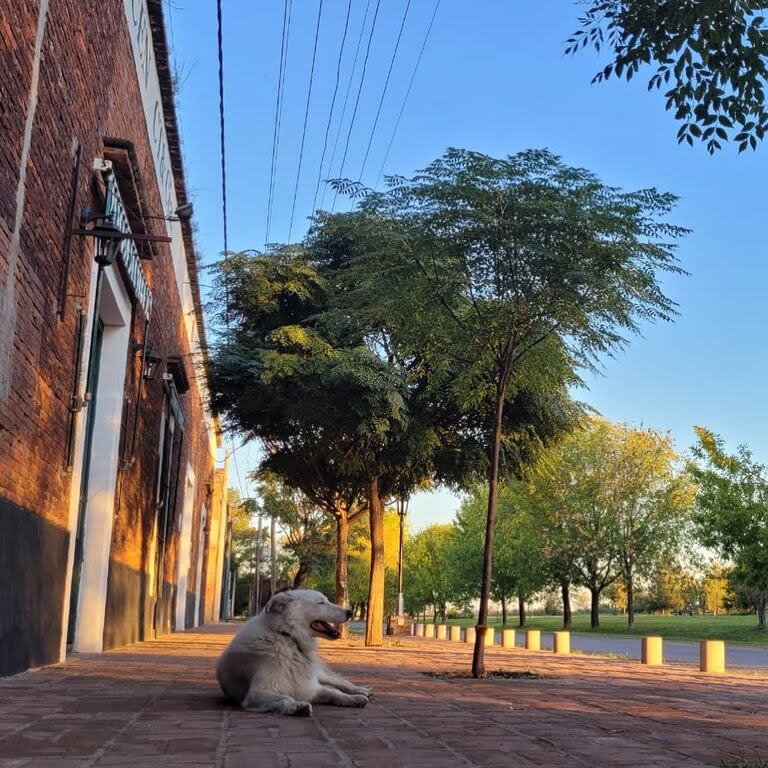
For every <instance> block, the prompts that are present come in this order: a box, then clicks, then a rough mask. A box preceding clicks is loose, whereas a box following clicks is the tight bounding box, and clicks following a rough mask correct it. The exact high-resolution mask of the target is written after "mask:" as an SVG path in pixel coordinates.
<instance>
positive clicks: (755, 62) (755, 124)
mask: <svg viewBox="0 0 768 768" xmlns="http://www.w3.org/2000/svg"><path fill="white" fill-rule="evenodd" d="M584 1H585V3H586V5H587V6H588V8H587V11H586V13H585V14H584V15H583V16H582V18H581V29H579V30H578V31H577V32H576V33H575V34H574V35H573V37H571V38H570V39H569V40H568V44H567V45H568V47H567V51H568V52H569V53H574V52H576V51H577V50H580V49H582V48H585V47H589V46H591V47H594V48H596V49H597V50H598V51H601V50H605V49H607V50H608V51H609V52H610V56H611V58H612V59H613V60H612V61H611V62H610V63H609V64H607V65H606V67H605V68H604V69H603V70H601V71H600V72H598V73H597V75H595V78H594V80H593V82H601V81H604V80H607V79H609V78H610V77H611V76H615V77H618V78H621V77H626V79H627V80H631V79H632V77H633V75H635V74H637V73H638V72H639V70H640V68H641V67H643V66H649V67H650V68H651V70H652V71H653V74H652V75H651V77H650V79H649V80H648V90H654V89H657V90H661V89H664V97H665V98H666V108H667V109H668V110H671V111H673V112H674V116H675V119H676V120H677V121H679V122H680V123H681V125H680V129H679V131H678V133H677V139H678V141H679V142H683V141H687V142H688V143H689V144H691V145H692V144H693V143H694V141H702V142H704V143H705V144H706V146H707V149H708V150H709V152H710V153H713V152H715V151H716V150H718V149H720V148H721V146H722V142H724V141H729V140H733V141H735V142H736V143H737V144H738V145H739V151H740V152H741V151H744V150H745V149H746V148H747V147H752V149H755V148H756V147H757V143H758V141H762V139H763V138H764V137H765V132H766V130H768V110H767V109H766V103H765V89H766V84H767V82H768V26H767V25H766V11H768V5H767V4H766V3H765V1H764V0H668V1H667V2H660V0H584Z"/></svg>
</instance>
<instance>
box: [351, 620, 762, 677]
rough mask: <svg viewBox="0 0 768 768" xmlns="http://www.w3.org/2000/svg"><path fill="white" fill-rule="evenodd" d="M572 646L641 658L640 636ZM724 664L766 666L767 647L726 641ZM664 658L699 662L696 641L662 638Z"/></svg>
mask: <svg viewBox="0 0 768 768" xmlns="http://www.w3.org/2000/svg"><path fill="white" fill-rule="evenodd" d="M364 626H365V625H364V624H363V623H362V622H353V624H352V628H353V631H355V630H356V631H359V632H362V631H363V630H364ZM495 645H501V630H499V629H497V630H496V637H495ZM516 645H517V646H518V647H522V646H523V645H524V636H523V632H522V631H521V630H517V642H516ZM541 647H542V648H543V649H544V650H552V633H551V632H542V633H541ZM571 650H573V651H580V652H582V653H596V654H604V655H612V654H616V655H619V656H622V657H628V658H629V659H638V660H639V659H640V638H639V637H637V638H635V637H611V636H610V635H597V636H595V635H588V634H578V633H572V634H571ZM725 657H726V658H725V662H726V666H728V667H733V668H743V669H760V670H768V648H758V647H755V646H746V645H728V644H727V643H726V647H725ZM664 661H668V662H671V663H676V664H698V663H699V646H698V643H691V642H684V641H672V640H666V641H665V642H664Z"/></svg>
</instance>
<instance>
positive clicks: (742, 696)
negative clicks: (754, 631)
mask: <svg viewBox="0 0 768 768" xmlns="http://www.w3.org/2000/svg"><path fill="white" fill-rule="evenodd" d="M232 630H233V628H232V627H231V626H212V627H206V628H204V629H202V630H199V631H194V632H187V633H185V634H182V635H172V636H169V637H167V638H165V639H162V640H158V641H155V642H150V643H143V644H139V645H135V646H131V647H129V648H126V649H123V650H120V651H113V652H111V653H107V654H103V655H100V656H82V657H79V658H77V659H74V660H72V661H70V662H68V663H67V664H64V665H60V666H56V667H49V668H46V669H43V670H39V671H36V672H31V673H27V674H24V675H19V676H16V677H12V678H5V679H3V680H0V766H1V767H2V768H7V767H10V766H28V767H29V768H36V767H38V766H39V767H41V768H42V767H43V766H51V767H52V766H57V767H63V768H67V767H68V766H126V767H127V766H131V767H132V768H142V767H143V766H160V767H161V768H164V767H165V766H169V767H170V766H181V765H185V766H217V767H224V768H238V767H239V766H258V767H259V768H261V767H262V766H265V767H267V766H278V767H279V768H290V767H291V766H299V767H300V768H325V767H327V768H332V767H333V768H336V767H337V766H344V767H346V768H349V767H351V766H358V768H367V767H369V766H391V767H392V768H401V767H402V768H405V767H408V766H413V767H414V768H416V766H418V768H453V766H489V767H490V766H515V767H517V766H536V765H539V766H569V768H570V767H572V766H575V767H579V766H590V767H591V766H621V768H631V767H632V766H637V767H638V768H640V767H642V768H648V767H649V766H670V767H671V766H675V767H681V768H682V767H684V766H719V765H721V763H722V762H723V761H727V760H730V759H733V758H734V757H735V756H738V755H740V754H741V755H743V756H744V757H746V758H749V759H755V757H756V756H757V755H761V756H763V757H764V758H766V757H768V727H766V725H767V724H768V718H767V717H766V710H765V705H766V701H768V678H755V677H748V676H743V675H742V676H730V675H729V676H722V677H707V676H704V675H702V674H701V673H698V672H693V671H692V670H690V669H689V668H688V669H686V668H681V667H677V668H675V667H667V668H663V669H648V668H643V667H641V666H640V665H638V664H628V663H623V662H617V661H610V660H605V659H598V658H594V657H588V656H579V657H573V658H556V657H554V656H553V655H552V654H551V653H549V654H547V653H543V652H542V653H537V654H531V653H527V652H525V651H522V650H519V651H509V650H502V649H488V652H487V660H488V664H487V666H488V669H489V670H490V669H500V668H503V669H505V670H516V671H534V672H537V673H540V674H548V675H552V676H553V677H551V678H542V679H530V680H514V679H513V680H485V681H474V680H463V679H461V680H456V679H454V680H451V679H432V678H430V677H427V676H426V675H425V674H424V672H429V671H431V672H441V673H442V672H449V671H452V672H460V671H465V670H466V669H467V668H468V664H469V658H470V651H469V648H468V646H466V645H464V644H461V645H459V644H451V643H447V642H441V641H423V640H421V641H420V640H415V639H410V638H409V639H406V640H401V641H399V642H398V643H391V644H389V645H387V646H386V647H384V648H382V649H379V650H373V649H371V650H366V649H364V648H363V647H362V646H361V645H360V643H359V641H338V642H337V643H335V644H332V643H325V644H324V645H323V654H324V655H325V657H326V658H327V659H328V660H329V661H330V662H331V663H333V664H334V665H336V666H337V667H338V668H340V669H341V670H342V671H343V672H344V673H346V674H347V675H348V676H349V677H350V678H352V679H353V680H356V681H359V682H362V683H368V684H373V685H374V686H375V688H376V698H375V699H374V700H373V701H372V702H371V703H370V704H369V705H368V707H366V708H365V709H361V710H355V709H336V708H329V707H316V708H315V714H314V715H313V717H312V718H308V719H298V718H286V717H278V716H273V715H256V714H253V713H248V712H242V711H240V710H238V709H233V708H231V707H229V706H227V705H226V704H224V703H223V702H222V701H221V699H220V696H219V693H218V689H217V687H216V684H215V679H214V675H213V664H214V659H215V658H216V656H217V654H218V653H219V652H220V651H221V649H222V647H223V646H224V645H225V643H226V642H227V641H228V638H229V634H230V633H231V632H232Z"/></svg>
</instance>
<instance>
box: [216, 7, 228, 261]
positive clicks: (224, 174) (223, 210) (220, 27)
mask: <svg viewBox="0 0 768 768" xmlns="http://www.w3.org/2000/svg"><path fill="white" fill-rule="evenodd" d="M216 19H217V22H218V46H219V137H220V144H221V148H220V151H221V216H222V222H223V226H224V253H227V251H228V250H229V243H228V233H227V160H226V157H227V156H226V149H225V145H224V43H223V40H224V29H223V24H222V19H221V0H216Z"/></svg>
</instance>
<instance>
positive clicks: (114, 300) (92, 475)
mask: <svg viewBox="0 0 768 768" xmlns="http://www.w3.org/2000/svg"><path fill="white" fill-rule="evenodd" d="M96 272H97V269H96V268H95V263H94V269H93V272H92V280H91V286H92V289H93V287H94V286H95V284H96ZM102 280H103V283H102V289H101V303H100V305H99V307H94V306H93V304H91V308H90V317H89V322H88V324H87V325H88V333H87V335H86V338H90V337H91V334H92V333H93V328H94V324H95V318H96V317H97V312H98V316H99V317H100V318H101V320H102V322H103V323H104V336H103V341H102V349H101V364H100V365H99V373H98V375H99V383H98V390H97V395H96V404H95V407H96V410H95V413H94V414H93V418H94V419H95V423H94V429H93V446H92V450H91V466H90V472H89V483H88V499H87V502H86V507H85V510H84V515H85V527H84V538H83V565H82V573H81V575H80V587H79V591H78V599H77V613H76V615H77V618H76V626H75V636H74V642H73V650H75V651H79V652H86V653H99V652H101V651H102V650H103V647H104V619H105V614H106V607H107V581H108V577H109V556H110V552H111V549H112V524H113V522H114V515H115V486H116V482H117V470H118V462H119V458H120V456H119V453H120V423H121V419H122V413H123V396H124V389H125V370H126V365H127V362H128V342H129V339H130V323H131V302H130V298H129V296H128V292H127V291H126V289H125V286H124V285H123V281H122V278H121V277H120V275H119V273H118V271H117V268H116V267H114V266H110V267H106V268H105V269H104V273H103V276H102ZM91 293H92V294H95V290H92V291H91ZM92 301H95V296H94V298H93V299H92ZM86 355H87V352H86ZM86 355H84V356H86ZM83 365H84V367H85V369H86V370H87V367H88V361H87V359H86V360H84V361H83ZM87 407H91V406H87ZM79 421H80V424H79V425H78V434H77V441H76V453H75V461H74V466H73V479H72V487H71V490H70V505H69V530H70V547H69V559H68V563H67V574H66V582H65V584H66V587H65V597H66V599H65V601H64V606H63V616H62V647H61V655H62V658H63V657H64V655H65V654H66V641H67V624H68V620H69V599H70V588H71V583H72V569H73V567H74V556H75V538H76V535H77V515H78V509H79V503H80V494H81V488H80V480H81V477H82V468H83V467H82V465H83V451H84V447H85V439H84V438H85V434H84V429H83V426H84V424H83V422H84V421H85V420H84V419H82V418H81V419H80V420H79Z"/></svg>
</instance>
